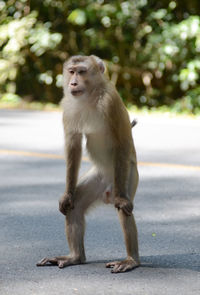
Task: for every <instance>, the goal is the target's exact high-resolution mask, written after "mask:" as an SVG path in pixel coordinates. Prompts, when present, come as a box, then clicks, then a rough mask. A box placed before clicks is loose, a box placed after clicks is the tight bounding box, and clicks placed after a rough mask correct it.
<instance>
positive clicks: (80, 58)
mask: <svg viewBox="0 0 200 295" xmlns="http://www.w3.org/2000/svg"><path fill="white" fill-rule="evenodd" d="M88 58H89V59H92V61H93V63H95V64H96V65H97V66H98V68H99V70H100V72H101V73H104V72H105V69H106V66H105V63H104V62H103V60H102V59H100V58H99V57H98V56H96V55H89V56H87V55H74V56H72V57H70V58H69V59H68V60H67V61H66V62H65V63H64V68H65V67H67V66H68V64H70V63H72V64H78V63H81V62H85V61H87V60H88Z"/></svg>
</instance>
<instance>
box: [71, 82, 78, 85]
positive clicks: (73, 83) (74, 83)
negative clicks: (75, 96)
mask: <svg viewBox="0 0 200 295" xmlns="http://www.w3.org/2000/svg"><path fill="white" fill-rule="evenodd" d="M70 84H71V86H77V85H78V83H76V82H71V83H70Z"/></svg>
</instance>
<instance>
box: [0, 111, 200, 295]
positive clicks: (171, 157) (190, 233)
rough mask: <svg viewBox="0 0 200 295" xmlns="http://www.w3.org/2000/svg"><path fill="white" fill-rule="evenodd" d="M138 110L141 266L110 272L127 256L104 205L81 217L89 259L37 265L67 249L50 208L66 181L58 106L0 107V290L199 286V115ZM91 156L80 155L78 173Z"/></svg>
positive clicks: (168, 290)
mask: <svg viewBox="0 0 200 295" xmlns="http://www.w3.org/2000/svg"><path fill="white" fill-rule="evenodd" d="M138 119H139V123H138V125H137V126H136V127H134V130H133V132H134V139H135V145H136V149H137V154H138V161H139V173H140V184H139V188H138V191H137V195H136V199H135V216H136V221H137V225H138V232H139V248H140V256H141V262H142V266H141V267H139V268H137V269H135V270H134V271H131V272H127V273H123V274H111V273H110V269H106V268H105V263H106V262H108V261H110V260H113V259H118V258H120V259H122V258H123V257H124V256H125V249H124V244H123V240H122V233H121V229H120V225H119V223H118V220H117V215H116V212H115V209H114V208H112V206H111V205H109V206H106V205H105V206H101V207H98V208H95V209H93V210H92V211H91V212H90V213H89V215H88V216H87V231H86V236H85V246H86V255H87V264H85V265H78V266H73V267H68V268H65V269H62V270H61V269H58V268H57V267H44V268H37V267H36V266H35V264H36V262H37V261H38V260H39V259H41V258H43V257H44V256H55V255H65V254H67V252H68V246H67V243H66V239H65V235H64V217H63V216H62V215H61V214H60V213H59V211H58V199H59V197H60V196H61V194H62V193H63V191H64V180H65V163H64V160H63V133H62V125H61V113H51V112H37V111H20V110H0V202H1V205H0V294H1V295H11V294H15V295H44V294H45V295H46V294H47V295H57V294H59V295H62V294H63V295H70V294H81V295H84V294H89V295H90V294H97V295H98V294H106V295H110V294H123V295H140V294H141V295H151V294H152V295H157V294H158V295H162V294H169V295H171V294H176V295H179V294H181V295H198V294H200V293H199V292H200V119H196V120H193V119H183V118H178V119H175V118H169V117H167V116H161V117H152V116H151V117H150V116H144V115H140V116H139V118H138ZM27 152H29V153H27ZM52 154H53V155H52ZM54 155H55V156H54ZM86 160H87V159H86ZM89 165H90V164H89V163H88V161H83V165H82V168H81V173H84V171H85V170H87V169H88V167H89Z"/></svg>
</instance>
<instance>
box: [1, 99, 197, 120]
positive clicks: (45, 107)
mask: <svg viewBox="0 0 200 295" xmlns="http://www.w3.org/2000/svg"><path fill="white" fill-rule="evenodd" d="M3 108H6V109H28V110H41V111H60V110H61V108H60V106H59V105H58V104H53V103H42V102H36V101H34V102H27V101H25V100H23V99H21V98H20V97H19V96H17V95H15V94H12V95H9V96H6V97H5V96H4V97H3V98H1V99H0V109H3ZM128 110H129V112H130V113H134V114H138V115H155V116H163V115H165V116H169V117H177V116H184V117H190V118H197V117H199V116H200V111H199V114H196V115H195V114H192V113H191V111H190V110H189V109H187V108H186V109H184V110H182V111H177V109H176V108H174V107H169V106H160V107H157V108H151V109H149V108H148V107H145V106H144V107H142V108H138V107H137V106H129V107H128Z"/></svg>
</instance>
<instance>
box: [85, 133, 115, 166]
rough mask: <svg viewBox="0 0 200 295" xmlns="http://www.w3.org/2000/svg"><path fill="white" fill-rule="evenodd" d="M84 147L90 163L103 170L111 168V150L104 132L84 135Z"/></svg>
mask: <svg viewBox="0 0 200 295" xmlns="http://www.w3.org/2000/svg"><path fill="white" fill-rule="evenodd" d="M86 140H87V141H86V147H87V151H88V153H89V155H90V157H91V159H92V161H93V162H94V163H95V164H96V165H97V166H99V167H102V168H103V169H108V167H110V168H111V167H112V163H113V148H112V144H111V141H110V137H109V135H108V134H106V133H104V132H102V133H101V132H99V133H94V134H88V135H86Z"/></svg>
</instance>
